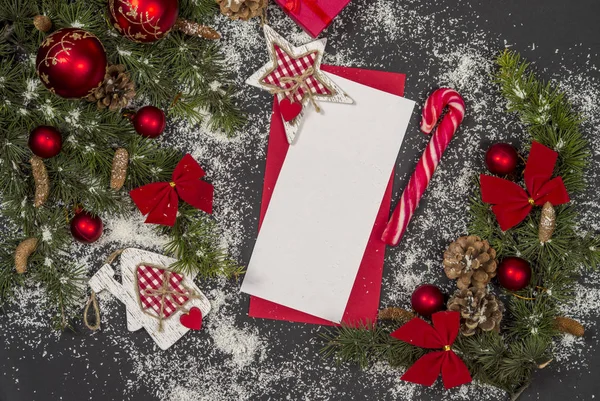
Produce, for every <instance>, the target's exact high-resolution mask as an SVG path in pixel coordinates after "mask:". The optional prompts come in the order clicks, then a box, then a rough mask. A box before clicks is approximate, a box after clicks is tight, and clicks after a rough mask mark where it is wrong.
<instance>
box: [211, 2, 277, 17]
mask: <svg viewBox="0 0 600 401" xmlns="http://www.w3.org/2000/svg"><path fill="white" fill-rule="evenodd" d="M216 2H217V4H218V5H219V7H220V8H221V13H222V14H223V15H226V16H228V17H229V18H231V19H232V20H238V19H241V20H242V21H247V20H249V19H250V18H254V17H257V16H261V15H264V13H265V9H266V8H267V5H269V0H216Z"/></svg>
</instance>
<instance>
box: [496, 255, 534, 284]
mask: <svg viewBox="0 0 600 401" xmlns="http://www.w3.org/2000/svg"><path fill="white" fill-rule="evenodd" d="M496 275H497V277H498V281H499V282H500V285H501V286H502V287H504V288H506V289H507V290H510V291H519V290H522V289H523V288H525V287H527V285H528V284H529V280H531V267H530V266H529V263H527V261H526V260H524V259H521V258H517V257H509V258H504V259H502V262H500V265H499V266H498V271H497V274H496Z"/></svg>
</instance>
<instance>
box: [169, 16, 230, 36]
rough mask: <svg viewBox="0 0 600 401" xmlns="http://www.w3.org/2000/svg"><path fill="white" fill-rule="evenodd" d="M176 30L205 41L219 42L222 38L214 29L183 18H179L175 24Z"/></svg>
mask: <svg viewBox="0 0 600 401" xmlns="http://www.w3.org/2000/svg"><path fill="white" fill-rule="evenodd" d="M175 29H177V30H179V31H181V32H183V33H185V34H186V35H189V36H199V37H201V38H204V39H210V40H217V39H220V38H221V34H220V33H219V32H217V31H216V30H215V29H214V28H211V27H210V26H206V25H201V24H199V23H197V22H193V21H188V20H186V19H182V18H178V19H177V21H176V22H175Z"/></svg>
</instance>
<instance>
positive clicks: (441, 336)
mask: <svg viewBox="0 0 600 401" xmlns="http://www.w3.org/2000/svg"><path fill="white" fill-rule="evenodd" d="M431 320H432V321H433V327H431V326H430V325H428V324H427V323H426V322H425V321H424V320H422V319H420V318H418V317H416V318H414V319H412V320H411V321H410V322H408V323H406V324H405V325H403V326H402V327H400V328H399V329H398V330H396V331H394V332H393V333H392V334H391V335H392V337H394V338H397V339H398V340H401V341H404V342H407V343H409V344H412V345H416V346H417V347H421V348H433V349H438V348H441V349H442V351H436V352H430V353H428V354H425V355H424V356H422V357H421V358H420V359H419V360H418V361H417V362H415V363H414V365H412V366H411V367H410V368H409V369H408V370H407V371H406V372H405V373H404V375H403V376H402V377H401V379H402V380H404V381H407V382H411V383H417V384H422V385H424V386H431V385H432V384H433V383H435V381H436V380H437V378H438V376H439V375H440V372H441V373H442V380H443V382H444V387H445V388H447V389H449V388H452V387H456V386H460V385H462V384H466V383H470V382H471V380H472V379H471V375H470V374H469V369H467V365H465V363H464V362H463V361H462V359H460V358H459V357H458V356H457V355H456V354H455V353H454V351H452V344H453V343H454V340H455V339H456V336H457V335H458V330H459V329H460V313H459V312H437V313H434V314H433V315H431Z"/></svg>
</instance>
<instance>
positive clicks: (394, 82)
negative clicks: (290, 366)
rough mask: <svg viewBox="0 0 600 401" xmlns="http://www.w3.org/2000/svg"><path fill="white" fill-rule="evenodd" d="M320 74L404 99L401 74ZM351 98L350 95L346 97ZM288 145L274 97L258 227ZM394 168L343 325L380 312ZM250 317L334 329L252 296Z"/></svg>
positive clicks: (351, 70)
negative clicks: (383, 238) (330, 75)
mask: <svg viewBox="0 0 600 401" xmlns="http://www.w3.org/2000/svg"><path fill="white" fill-rule="evenodd" d="M321 69H322V70H323V71H326V72H329V73H332V74H335V75H339V76H340V77H343V78H346V79H349V80H352V81H354V82H358V83H360V84H363V85H366V86H369V87H371V88H375V89H379V90H381V91H384V92H387V93H391V94H394V95H398V96H403V95H404V81H405V79H406V76H405V75H404V74H397V73H392V72H383V71H373V70H363V69H360V68H349V67H336V66H330V65H324V64H323V65H321ZM349 95H350V96H352V94H351V93H350V94H349ZM288 148H289V144H288V142H287V139H286V136H285V129H284V127H283V120H282V118H281V113H280V111H279V103H278V101H277V97H275V99H274V101H273V114H272V116H271V129H270V132H269V145H268V147H267V164H266V168H265V181H264V185H263V195H262V204H261V208H260V221H259V227H258V229H259V230H260V225H261V224H262V221H263V219H264V217H265V213H266V211H267V208H268V206H269V202H270V200H271V195H272V194H273V189H274V188H275V183H276V182H277V177H278V176H279V172H280V171H281V166H282V165H283V161H284V160H285V156H286V154H287V150H288ZM393 170H394V167H393V166H392V176H391V177H390V182H389V183H388V186H387V189H386V191H385V194H384V196H383V201H382V202H381V207H380V209H379V213H378V214H377V218H376V219H375V225H374V226H373V231H372V232H371V236H370V238H369V242H368V244H367V249H366V250H365V254H364V256H363V259H362V262H361V264H360V267H359V269H358V273H357V276H356V281H355V282H354V286H353V287H352V291H351V293H350V298H349V300H348V304H347V305H346V311H345V312H344V318H343V319H342V322H343V323H345V324H352V325H355V324H357V323H366V322H369V321H370V322H374V321H375V320H376V319H377V311H378V309H379V296H380V293H381V280H382V276H383V260H384V256H385V243H384V242H383V241H381V233H382V232H383V230H384V228H385V226H386V224H387V220H388V217H389V214H390V205H391V202H392V186H393V183H394V171H393ZM248 315H249V316H252V317H259V318H263V319H275V320H287V321H291V322H301V323H313V324H322V325H334V324H335V323H333V322H330V321H328V320H324V319H321V318H318V317H315V316H312V315H309V314H307V313H304V312H300V311H297V310H294V309H291V308H288V307H286V306H282V305H279V304H276V303H274V302H270V301H266V300H264V299H262V298H258V297H255V296H251V297H250V310H249V312H248Z"/></svg>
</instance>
